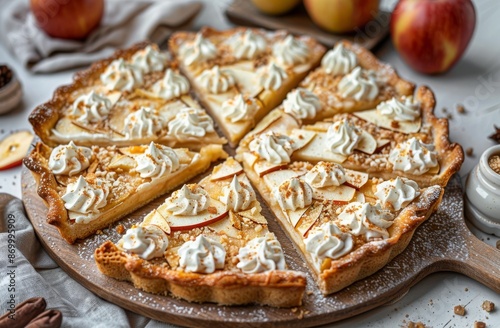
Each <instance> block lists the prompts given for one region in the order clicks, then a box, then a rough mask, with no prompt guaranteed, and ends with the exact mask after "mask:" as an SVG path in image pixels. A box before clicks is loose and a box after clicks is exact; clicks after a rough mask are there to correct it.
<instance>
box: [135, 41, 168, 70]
mask: <svg viewBox="0 0 500 328" xmlns="http://www.w3.org/2000/svg"><path fill="white" fill-rule="evenodd" d="M167 59H168V56H167V55H166V54H162V53H161V52H160V51H158V49H157V48H156V47H153V46H151V45H148V46H147V47H146V48H144V49H141V50H139V51H137V52H136V53H135V54H134V55H133V56H132V59H131V62H132V64H133V65H135V66H136V67H138V68H139V69H140V70H141V71H142V72H143V73H145V74H146V73H150V72H155V71H162V70H163V69H164V68H165V65H166V62H167Z"/></svg>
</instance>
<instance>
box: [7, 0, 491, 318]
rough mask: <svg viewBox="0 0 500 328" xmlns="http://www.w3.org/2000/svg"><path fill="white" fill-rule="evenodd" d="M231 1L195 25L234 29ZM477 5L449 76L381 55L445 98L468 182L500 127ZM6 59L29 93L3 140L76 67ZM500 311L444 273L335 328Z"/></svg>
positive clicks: (484, 19)
mask: <svg viewBox="0 0 500 328" xmlns="http://www.w3.org/2000/svg"><path fill="white" fill-rule="evenodd" d="M230 1H231V0H217V1H210V0H203V2H205V7H204V9H203V11H202V12H201V14H200V15H199V16H198V18H197V19H196V20H195V21H194V26H193V28H199V27H201V26H203V25H211V26H213V27H216V28H227V27H231V26H232V24H231V23H230V22H229V21H228V20H227V19H226V17H225V16H224V14H223V11H224V8H225V6H227V5H228V4H229V3H230ZM393 4H394V0H391V1H383V6H384V7H385V8H392V6H393ZM474 4H475V6H476V11H477V18H478V24H477V26H476V30H475V32H474V36H473V39H472V42H471V44H470V45H469V48H468V49H467V51H466V53H465V55H464V57H463V58H462V60H461V61H460V62H459V63H458V64H457V65H456V66H455V67H454V68H453V69H452V70H451V71H449V72H448V73H446V74H443V75H439V76H426V75H421V74H418V73H415V72H414V71H412V70H411V69H410V68H409V67H408V66H406V64H405V63H404V62H403V61H402V60H401V58H400V57H399V55H398V54H397V52H396V51H395V49H394V47H393V46H392V43H391V41H390V40H389V39H387V40H386V41H384V42H383V43H382V44H381V46H380V47H379V48H378V50H377V51H376V53H375V54H376V55H377V56H378V57H379V58H380V59H381V60H382V61H385V62H388V63H390V64H391V65H393V66H394V67H395V68H396V69H397V70H398V72H399V74H400V75H401V76H402V77H403V78H405V79H407V80H410V81H413V82H415V83H416V84H417V85H423V84H425V85H428V86H430V87H431V88H432V89H433V90H434V92H435V94H436V97H437V108H436V114H437V115H438V116H446V115H447V114H448V113H450V114H451V117H450V121H449V123H450V138H451V139H452V141H455V142H458V143H460V144H461V145H462V146H463V148H464V149H467V148H472V149H473V155H472V156H466V158H465V162H464V164H463V166H462V169H461V170H460V177H461V178H462V179H463V180H464V179H465V177H466V175H467V173H468V172H469V171H470V170H471V169H472V167H473V166H474V165H475V164H476V163H477V162H478V160H479V156H480V154H481V153H482V152H483V151H484V150H485V149H486V148H488V147H489V146H491V145H493V144H494V142H493V141H491V140H490V139H488V135H490V134H491V133H493V131H494V128H493V125H494V124H496V125H497V126H500V22H498V19H499V18H500V2H499V1H498V0H476V1H474ZM0 10H1V9H0ZM0 32H1V31H0ZM0 63H7V64H8V65H9V66H10V67H12V68H13V69H14V71H15V72H16V74H17V76H18V78H19V79H20V81H21V83H22V85H23V90H24V97H23V102H22V103H21V105H20V106H18V107H17V108H16V109H15V110H14V111H12V112H10V113H8V114H5V115H0V139H3V138H4V137H5V136H7V135H8V134H10V133H12V132H14V131H17V130H22V129H28V130H31V126H30V125H29V123H28V120H27V118H28V115H29V114H30V112H31V110H32V109H33V108H34V107H35V106H36V105H38V104H40V103H42V102H45V101H47V100H48V99H49V98H50V97H51V95H52V92H53V91H54V89H55V88H56V87H57V86H59V85H63V84H67V83H70V82H71V77H72V74H73V73H74V71H65V72H60V73H55V74H44V75H33V74H31V73H30V72H29V71H27V70H26V69H25V68H24V67H22V66H21V65H20V63H19V62H17V61H16V59H15V58H14V57H13V56H12V54H11V53H10V52H8V51H7V49H6V48H5V46H4V45H3V44H0ZM457 104H463V105H464V106H465V108H466V112H465V114H459V113H457V112H456V109H455V108H456V105H457ZM444 108H446V110H445V109H444ZM20 179H21V168H20V167H18V168H14V169H10V170H7V171H0V192H6V193H10V194H13V195H15V196H17V197H20V196H21V186H20V185H21V181H20ZM471 230H472V231H473V233H474V234H476V236H478V237H479V238H480V239H481V240H483V241H484V242H486V243H488V244H490V245H493V246H494V245H495V243H496V242H497V240H498V238H496V237H494V236H489V235H486V234H483V233H481V232H479V231H477V229H475V228H474V227H471ZM484 300H490V301H492V302H494V303H496V305H497V309H496V311H495V312H492V313H487V312H485V311H484V310H482V309H481V304H482V302H483V301H484ZM459 304H461V305H466V310H467V314H466V315H465V316H464V317H461V316H457V315H455V314H454V313H453V307H454V306H455V305H459ZM498 308H500V296H499V295H498V294H496V293H495V292H493V291H492V290H490V289H488V288H487V287H485V286H483V285H481V284H479V283H477V282H475V281H473V280H471V279H469V278H467V277H465V276H462V275H460V274H455V273H436V274H432V275H430V276H429V277H427V278H425V279H424V280H422V281H421V282H419V283H418V284H417V285H416V286H414V287H413V288H412V289H411V290H410V291H409V292H408V294H407V295H402V298H401V299H400V300H399V301H397V302H395V303H393V304H391V305H387V306H383V307H380V308H378V309H375V310H372V311H369V312H367V313H365V314H362V315H359V316H356V317H354V318H351V319H349V320H345V321H342V322H340V323H336V324H332V325H331V326H335V327H400V326H402V327H406V325H407V323H408V322H409V321H413V322H418V321H421V322H423V323H424V324H426V326H427V327H472V326H473V325H474V321H483V322H485V323H486V324H487V327H500V310H499V309H498Z"/></svg>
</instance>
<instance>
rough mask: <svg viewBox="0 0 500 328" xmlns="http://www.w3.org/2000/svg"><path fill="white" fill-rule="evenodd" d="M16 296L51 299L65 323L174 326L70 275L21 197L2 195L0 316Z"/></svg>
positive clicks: (105, 327)
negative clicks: (132, 309) (37, 232)
mask: <svg viewBox="0 0 500 328" xmlns="http://www.w3.org/2000/svg"><path fill="white" fill-rule="evenodd" d="M9 219H10V220H9ZM9 221H10V222H9ZM12 222H14V225H15V228H14V230H15V245H16V250H15V259H14V260H13V262H14V263H9V258H8V254H9V251H8V250H9V246H8V245H9V239H10V240H12V239H13V238H12V236H9V233H8V223H11V224H12ZM11 228H12V227H11ZM11 230H12V229H11ZM9 270H15V282H14V284H15V291H12V290H11V291H9V288H12V287H14V286H13V285H12V283H11V281H10V279H11V277H10V276H9V275H8V273H9ZM9 285H11V287H9ZM11 294H14V295H15V304H16V305H17V304H19V303H21V302H23V301H25V300H27V299H28V298H31V297H43V298H45V300H46V302H47V309H56V310H59V311H61V313H62V315H63V321H62V327H71V328H73V327H74V328H87V327H88V328H101V327H102V328H115V327H117V328H118V327H145V328H157V327H163V328H168V327H174V326H172V325H168V324H165V323H161V322H158V321H155V320H150V319H148V318H145V317H143V316H140V315H137V314H135V313H132V312H129V311H126V310H124V309H123V308H120V307H119V306H117V305H114V304H111V303H109V302H106V301H105V300H103V299H101V298H99V297H98V296H96V295H94V294H93V293H92V292H90V291H88V290H87V289H85V287H83V286H81V285H80V284H79V283H77V282H76V281H75V280H73V279H72V278H70V277H69V276H68V275H67V274H66V273H65V272H64V271H63V270H62V269H61V268H60V267H59V266H58V265H57V264H56V263H55V262H54V261H53V260H52V259H51V258H50V257H49V255H48V254H47V253H46V252H45V251H44V249H43V248H42V246H41V245H40V242H39V241H38V239H37V237H36V235H35V232H34V230H33V226H32V225H31V223H30V221H29V220H28V218H27V217H26V214H25V211H24V207H23V203H22V202H21V200H19V199H17V198H15V197H14V196H12V195H9V194H5V193H0V300H1V303H0V315H2V314H4V313H5V312H7V310H8V304H7V302H6V301H7V300H9V299H10V295H11ZM0 328H9V327H0Z"/></svg>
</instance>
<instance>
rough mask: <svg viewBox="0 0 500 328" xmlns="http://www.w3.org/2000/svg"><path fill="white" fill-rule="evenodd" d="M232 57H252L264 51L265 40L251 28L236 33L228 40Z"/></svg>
mask: <svg viewBox="0 0 500 328" xmlns="http://www.w3.org/2000/svg"><path fill="white" fill-rule="evenodd" d="M229 44H230V46H231V49H232V50H233V54H234V57H236V58H238V59H254V58H255V57H257V56H258V55H260V54H261V53H263V52H264V51H266V46H267V44H266V40H265V39H264V38H263V37H262V36H260V35H259V34H257V33H254V32H253V31H252V30H251V29H247V30H245V32H243V33H238V34H237V35H235V36H234V37H233V38H231V40H230V43H229Z"/></svg>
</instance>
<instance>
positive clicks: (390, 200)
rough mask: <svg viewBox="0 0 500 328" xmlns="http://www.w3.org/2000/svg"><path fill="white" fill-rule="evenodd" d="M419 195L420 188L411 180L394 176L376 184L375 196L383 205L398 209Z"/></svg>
mask: <svg viewBox="0 0 500 328" xmlns="http://www.w3.org/2000/svg"><path fill="white" fill-rule="evenodd" d="M418 195H420V188H419V187H418V185H417V183H416V182H415V181H413V180H410V179H406V178H400V177H396V179H391V180H388V181H384V182H382V183H380V184H378V185H377V187H376V192H375V196H376V197H377V198H378V199H379V200H380V202H381V203H382V206H383V207H386V208H389V209H393V210H395V211H399V210H400V209H402V208H403V207H405V206H406V205H408V204H409V203H410V202H411V201H412V200H414V199H415V198H416V197H417V196H418Z"/></svg>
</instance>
